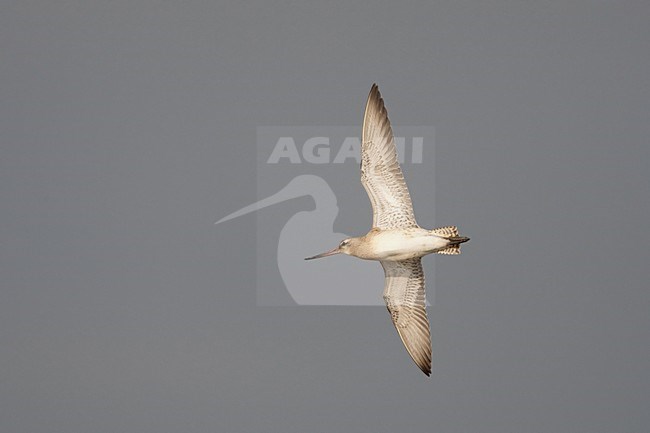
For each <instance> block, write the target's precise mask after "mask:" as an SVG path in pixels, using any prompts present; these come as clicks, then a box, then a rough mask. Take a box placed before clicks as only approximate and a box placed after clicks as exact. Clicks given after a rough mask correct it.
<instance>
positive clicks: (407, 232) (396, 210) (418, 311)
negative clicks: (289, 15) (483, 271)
mask: <svg viewBox="0 0 650 433" xmlns="http://www.w3.org/2000/svg"><path fill="white" fill-rule="evenodd" d="M361 183H362V184H363V186H364V188H365V189H366V192H367V193H368V197H369V198H370V203H371V204H372V209H373V222H372V229H371V230H370V231H369V232H368V233H367V234H366V235H365V236H360V237H353V238H348V239H344V240H343V241H341V243H340V244H339V245H338V246H337V247H336V248H334V249H333V250H330V251H327V252H325V253H322V254H318V255H316V256H313V257H308V258H306V259H305V260H312V259H318V258H321V257H327V256H331V255H334V254H339V253H343V254H348V255H351V256H355V257H359V258H360V259H364V260H377V261H379V262H380V263H381V265H382V266H383V268H384V274H385V285H384V301H386V307H387V308H388V311H389V312H390V316H391V318H392V319H393V324H394V325H395V328H396V329H397V332H398V334H399V336H400V338H401V339H402V342H403V343H404V346H405V347H406V350H407V351H408V353H409V354H410V355H411V358H413V360H414V361H415V363H416V364H417V365H418V367H420V369H421V370H422V371H423V372H424V374H426V375H427V376H429V375H430V374H431V335H430V332H429V320H428V318H427V312H426V300H425V292H424V271H423V270H422V262H421V258H422V256H425V255H427V254H431V253H437V254H460V244H462V243H463V242H467V241H468V240H469V238H467V237H464V236H459V235H458V229H457V228H456V227H455V226H447V227H440V228H436V229H433V230H427V229H424V228H421V227H420V226H419V225H418V223H417V222H416V221H415V216H414V214H413V205H412V203H411V196H410V194H409V191H408V187H407V186H406V182H405V181H404V176H403V175H402V170H401V169H400V166H399V162H398V160H397V149H396V147H395V140H394V138H393V131H392V129H391V126H390V122H389V120H388V113H387V111H386V108H385V107H384V101H383V99H382V97H381V94H380V93H379V88H378V87H377V85H376V84H373V86H372V88H371V89H370V94H369V95H368V102H367V103H366V111H365V115H364V119H363V136H362V145H361Z"/></svg>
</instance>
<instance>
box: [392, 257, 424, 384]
mask: <svg viewBox="0 0 650 433" xmlns="http://www.w3.org/2000/svg"><path fill="white" fill-rule="evenodd" d="M381 265H382V266H383V268H384V273H385V274H386V283H385V286H384V301H386V307H387V308H388V311H389V312H390V316H391V318H392V319H393V324H394V325H395V328H396V329H397V333H398V334H399V336H400V338H401V339H402V342H403V343H404V346H405V347H406V350H407V351H408V353H409V355H411V358H413V361H415V363H416V364H417V365H418V367H420V369H421V370H422V371H423V372H424V374H426V375H427V376H429V375H430V374H431V334H430V332H429V320H428V318H427V311H426V298H425V292H424V271H423V270H422V263H421V261H420V259H419V258H415V259H409V260H402V261H399V262H390V261H382V262H381Z"/></svg>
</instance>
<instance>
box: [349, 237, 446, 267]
mask: <svg viewBox="0 0 650 433" xmlns="http://www.w3.org/2000/svg"><path fill="white" fill-rule="evenodd" d="M369 237H370V239H368V246H369V248H368V251H367V254H366V256H367V257H362V258H366V259H368V260H388V261H400V260H407V259H412V258H414V257H422V256H424V255H427V254H431V253H432V252H434V251H436V250H439V249H441V248H444V247H445V246H446V245H447V244H448V243H449V241H448V240H447V239H445V238H441V237H439V236H436V235H433V234H431V232H430V231H428V230H425V229H406V230H382V231H381V232H377V233H374V234H372V235H370V236H369Z"/></svg>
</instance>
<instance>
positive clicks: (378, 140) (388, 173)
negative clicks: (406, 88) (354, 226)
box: [361, 84, 418, 229]
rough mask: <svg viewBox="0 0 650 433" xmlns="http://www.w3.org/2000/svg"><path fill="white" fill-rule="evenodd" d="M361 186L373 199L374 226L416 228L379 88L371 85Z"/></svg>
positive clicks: (362, 156) (364, 120)
mask: <svg viewBox="0 0 650 433" xmlns="http://www.w3.org/2000/svg"><path fill="white" fill-rule="evenodd" d="M361 183H362V184H363V187H364V188H365V189H366V192H367V193H368V197H370V203H371V204H372V210H373V222H372V225H373V227H378V228H382V229H389V228H406V227H417V226H418V224H417V222H416V221H415V216H414V215H413V205H412V204H411V196H410V194H409V190H408V187H407V186H406V182H405V181H404V176H403V175H402V170H401V169H400V166H399V162H398V160H397V149H396V148H395V140H394V138H393V130H392V129H391V127H390V121H389V120H388V113H387V112H386V107H384V100H383V99H382V98H381V94H380V93H379V88H378V87H377V85H376V84H373V85H372V89H370V94H369V95H368V102H367V103H366V112H365V115H364V119H363V137H362V144H361Z"/></svg>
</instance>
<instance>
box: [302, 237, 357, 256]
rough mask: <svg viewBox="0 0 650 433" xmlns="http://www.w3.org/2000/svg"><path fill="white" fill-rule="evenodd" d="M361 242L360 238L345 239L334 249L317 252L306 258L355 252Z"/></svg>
mask: <svg viewBox="0 0 650 433" xmlns="http://www.w3.org/2000/svg"><path fill="white" fill-rule="evenodd" d="M358 244H359V238H347V239H343V240H342V241H341V243H339V245H338V246H337V247H336V248H334V249H333V250H329V251H326V252H324V253H321V254H317V255H315V256H313V257H307V258H306V259H305V260H313V259H320V258H321V257H327V256H333V255H334V254H347V255H350V254H353V252H354V249H355V247H356V246H357V245H358Z"/></svg>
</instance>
